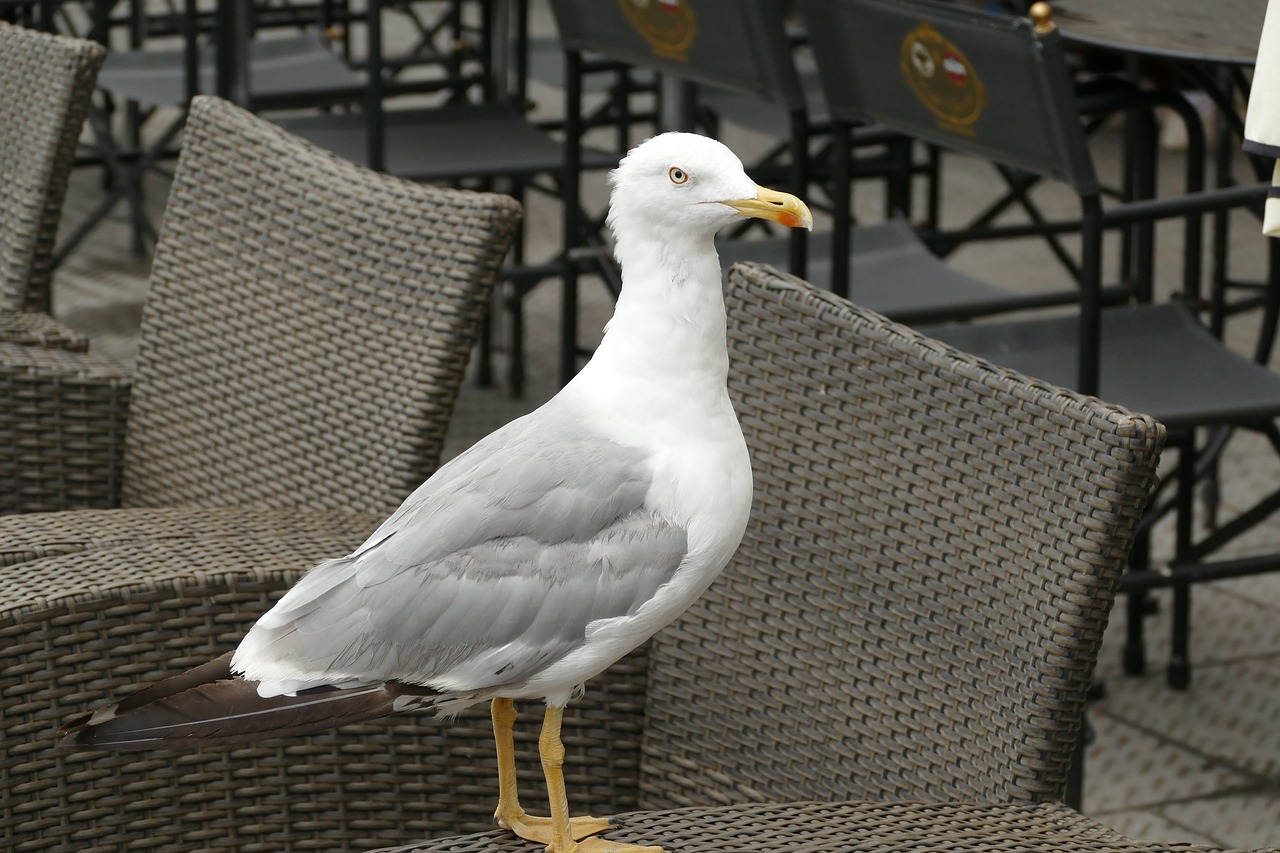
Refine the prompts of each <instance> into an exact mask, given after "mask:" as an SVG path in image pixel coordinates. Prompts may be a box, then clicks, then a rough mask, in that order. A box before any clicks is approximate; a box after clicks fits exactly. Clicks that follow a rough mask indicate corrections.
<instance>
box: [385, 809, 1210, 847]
mask: <svg viewBox="0 0 1280 853" xmlns="http://www.w3.org/2000/svg"><path fill="white" fill-rule="evenodd" d="M620 819H621V822H622V826H621V827H619V828H618V829H616V830H610V831H609V832H608V833H606V835H605V837H606V838H608V839H611V840H616V841H625V842H630V843H633V844H634V843H642V844H658V845H661V846H662V847H663V849H666V850H672V851H679V853H712V851H714V853H721V851H725V850H796V851H800V850H804V851H806V853H889V851H899V850H946V851H949V853H989V851H993V850H1018V851H1022V853H1065V851H1072V853H1127V851H1133V853H1139V851H1147V853H1174V851H1179V853H1196V851H1208V850H1209V849H1210V848H1207V847H1197V846H1195V845H1186V844H1178V845H1176V846H1167V845H1164V844H1158V843H1150V842H1138V841H1131V840H1130V839H1128V838H1125V837H1124V836H1123V835H1120V834H1118V833H1116V832H1114V831H1113V830H1111V829H1108V828H1107V827H1105V826H1103V825H1102V824H1100V823H1097V822H1096V821H1093V820H1090V819H1089V818H1086V817H1084V816H1082V815H1081V814H1079V813H1078V812H1075V811H1072V810H1071V809H1069V808H1067V807H1066V806H1063V805H1059V804H1056V803H1053V804H1051V803H1044V804H1041V805H1022V804H969V803H908V802H888V803H873V802H846V803H809V802H802V803H786V804H768V805H733V806H721V807H713V808H689V809H674V810H671V811H660V812H636V813H633V814H624V815H620ZM531 849H533V848H532V847H531V845H530V844H529V842H527V841H522V840H521V839H519V838H517V837H516V836H515V835H514V834H513V833H510V832H502V831H494V832H486V833H481V834H478V835H467V836H459V837H454V838H444V839H440V840H438V841H430V842H424V843H422V844H414V845H410V846H408V847H398V848H387V849H384V850H382V851H379V853H525V851H528V850H531Z"/></svg>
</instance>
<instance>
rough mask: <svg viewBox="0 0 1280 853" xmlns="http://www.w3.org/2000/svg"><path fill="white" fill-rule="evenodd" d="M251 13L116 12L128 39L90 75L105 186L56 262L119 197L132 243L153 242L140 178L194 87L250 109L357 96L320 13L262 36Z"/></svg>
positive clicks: (97, 31) (168, 146)
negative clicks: (95, 89) (241, 45)
mask: <svg viewBox="0 0 1280 853" xmlns="http://www.w3.org/2000/svg"><path fill="white" fill-rule="evenodd" d="M92 13H93V18H94V19H93V22H92V25H91V26H92V30H93V34H94V36H95V37H96V38H98V39H99V40H101V41H103V42H104V43H107V42H110V41H112V40H113V39H112V35H113V32H112V30H113V26H114V24H115V23H117V22H115V21H113V19H112V18H110V17H109V15H110V10H109V8H108V6H107V4H95V5H94V6H93V8H92ZM299 15H301V13H300V12H299ZM241 17H243V20H241ZM254 18H255V7H254V6H253V4H252V3H250V2H248V0H243V2H241V0H236V2H227V3H219V4H217V6H216V7H215V9H214V11H212V12H202V11H201V9H200V8H199V5H198V2H197V0H183V2H182V4H181V7H180V8H178V9H171V10H170V11H169V12H167V13H165V14H156V13H155V10H149V9H147V8H145V6H144V4H143V2H142V0H130V3H129V6H128V11H127V16H126V17H125V18H124V19H123V20H122V21H120V22H119V23H121V24H122V25H123V26H125V27H127V29H128V47H127V49H126V48H117V49H113V50H111V52H110V53H109V54H108V56H107V59H106V62H105V63H104V65H103V69H102V73H101V74H100V75H99V78H98V86H99V88H100V89H101V90H102V92H103V104H102V106H101V107H100V108H97V109H93V110H91V111H90V114H89V126H90V128H91V129H92V131H93V136H94V142H95V144H96V147H97V149H98V155H97V159H98V160H99V161H100V162H101V164H102V165H103V167H104V169H105V175H104V185H105V188H104V194H103V197H102V198H101V199H100V200H99V201H98V203H97V205H96V206H95V207H94V208H93V209H92V210H91V211H90V212H89V213H88V214H86V215H85V216H84V218H83V219H81V220H80V221H79V222H77V223H76V225H75V227H74V228H73V229H72V230H71V231H70V233H68V234H67V235H66V237H65V238H64V239H63V240H62V242H61V244H60V245H59V246H58V249H57V254H56V257H55V263H61V261H62V260H63V259H65V258H66V257H67V255H69V254H70V253H71V252H73V251H75V249H76V247H77V246H79V245H80V243H81V242H83V240H84V239H85V238H86V237H87V236H88V235H89V234H90V233H92V231H93V230H94V229H95V228H96V227H97V226H98V225H99V224H100V223H101V222H102V220H103V219H104V218H105V217H106V216H108V215H109V214H111V213H112V211H114V210H115V209H116V208H117V206H118V205H120V204H121V203H123V204H125V205H126V207H127V210H128V214H129V219H130V222H131V224H132V229H133V234H134V250H135V251H136V252H139V253H142V252H144V251H146V250H147V248H148V247H149V246H153V245H154V244H155V240H156V228H155V225H154V223H153V222H152V221H151V217H150V216H149V214H148V213H147V211H146V205H145V201H144V197H143V183H144V180H145V178H146V176H147V175H148V174H150V173H153V172H155V171H157V170H159V169H160V168H161V163H162V161H164V160H166V159H171V158H172V157H173V156H174V155H175V153H176V143H177V140H178V138H179V135H180V134H181V131H182V127H183V123H184V121H185V117H186V108H187V104H188V103H189V102H190V100H191V98H192V97H193V96H194V95H196V94H198V93H209V94H217V95H220V96H222V97H224V98H225V97H233V96H234V97H235V99H236V100H237V102H240V103H242V104H243V105H244V106H246V107H249V108H252V109H255V110H260V109H267V108H276V109H279V108H285V107H296V106H300V105H311V106H317V105H320V106H323V105H330V104H335V103H343V102H350V101H352V100H355V99H358V98H359V97H360V96H361V94H362V93H363V91H364V84H363V81H362V80H361V78H360V76H359V75H358V74H356V73H355V72H354V71H353V70H352V69H351V68H350V67H349V66H348V65H347V64H346V63H345V62H344V61H343V59H342V58H341V57H340V56H338V55H337V53H336V52H335V51H334V49H333V47H332V46H331V45H330V44H329V42H328V40H327V39H325V38H324V37H323V35H322V29H323V28H324V27H325V26H326V24H327V23H328V22H327V21H325V20H321V19H319V18H314V19H312V20H311V21H310V26H309V27H305V26H303V24H304V22H305V19H304V18H301V17H296V18H294V19H292V20H291V21H290V23H291V25H294V26H299V27H303V31H302V32H300V33H298V34H296V35H284V36H283V37H280V38H274V39H271V40H269V41H264V40H260V39H251V38H248V37H247V34H248V32H250V31H252V30H253V29H254V26H255V22H254ZM239 29H243V30H244V31H245V33H244V34H245V35H246V38H245V44H246V45H247V47H246V51H245V53H244V56H243V57H238V56H236V55H235V54H234V53H233V51H232V40H233V39H234V37H235V35H236V33H235V32H233V31H236V30H239ZM153 30H154V31H155V32H152V31H153ZM163 36H176V37H177V38H178V40H179V44H178V45H177V46H170V45H171V43H172V40H171V39H169V40H168V43H166V44H164V45H163V46H159V47H157V46H156V45H155V44H154V41H155V39H156V37H163ZM238 63H240V64H243V71H244V72H245V73H244V74H242V75H240V76H245V77H248V78H249V79H248V81H240V80H238V79H237V76H236V75H235V74H234V73H233V72H234V70H235V69H234V68H233V66H234V65H237V64H238ZM242 82H243V83H244V84H245V85H246V87H247V88H245V89H244V90H243V91H242V92H238V93H236V92H233V91H232V88H233V86H239V85H240V84H241V83H242ZM250 85H251V88H248V86H250ZM161 108H171V109H172V110H176V114H174V113H173V112H172V111H168V112H164V111H162V109H161ZM117 114H120V115H122V116H123V122H122V127H121V128H120V130H119V132H117V130H116V128H115V127H113V124H115V123H116V122H113V116H115V115H117ZM153 119H154V121H153ZM161 119H163V120H164V122H165V123H164V124H163V126H162V127H159V128H157V129H155V130H153V131H152V135H151V138H149V139H148V140H147V141H146V142H145V143H144V142H143V138H142V125H143V124H144V123H146V122H148V121H152V123H153V124H154V123H155V122H157V121H159V120H161Z"/></svg>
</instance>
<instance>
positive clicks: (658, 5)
mask: <svg viewBox="0 0 1280 853" xmlns="http://www.w3.org/2000/svg"><path fill="white" fill-rule="evenodd" d="M551 8H552V10H553V11H554V12H555V16H556V25H557V26H558V27H559V30H560V42H561V44H562V45H563V46H564V48H565V49H566V50H577V51H584V52H587V53H596V54H599V55H601V56H605V57H608V58H609V59H614V60H619V61H622V62H628V63H630V64H632V65H636V66H639V67H641V68H655V69H657V70H659V71H661V72H663V73H664V74H671V75H673V76H675V77H677V78H680V79H685V80H691V81H693V82H695V83H703V84H707V85H711V86H721V87H724V88H726V89H731V90H733V91H736V92H745V93H748V94H753V95H758V96H759V97H761V98H764V99H765V100H767V101H771V102H774V103H781V104H784V105H786V106H787V107H789V108H795V107H803V106H804V93H803V91H802V89H801V87H800V78H799V76H798V75H797V74H796V70H795V67H794V65H792V62H791V58H790V49H791V48H790V45H789V44H788V42H787V37H786V27H785V24H784V20H783V4H781V3H775V2H765V3H756V2H752V3H725V2H721V0H699V2H692V0H672V2H659V0H650V2H649V3H647V4H645V3H643V2H637V0H615V2H602V0H551ZM668 19H670V20H668ZM659 24H661V25H660V26H659Z"/></svg>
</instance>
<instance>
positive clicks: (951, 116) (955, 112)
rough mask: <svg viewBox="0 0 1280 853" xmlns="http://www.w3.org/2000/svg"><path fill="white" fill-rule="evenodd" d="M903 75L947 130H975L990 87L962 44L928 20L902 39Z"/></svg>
mask: <svg viewBox="0 0 1280 853" xmlns="http://www.w3.org/2000/svg"><path fill="white" fill-rule="evenodd" d="M901 67H902V76H903V77H904V78H905V79H906V81H907V85H908V86H910V87H911V91H912V92H914V93H915V95H916V97H917V98H919V99H920V103H922V104H924V105H925V107H926V108H927V109H928V110H929V112H931V113H933V114H934V115H935V116H936V117H937V119H938V125H939V126H940V127H942V128H943V129H944V130H949V131H953V132H955V133H966V134H967V133H972V132H973V130H972V128H973V123H974V122H975V121H977V120H978V117H979V116H980V115H982V109H983V107H985V106H986V105H987V92H986V87H984V86H983V85H982V78H981V77H979V76H978V72H977V71H976V70H975V69H974V67H973V65H972V64H971V63H970V62H969V60H968V58H966V57H965V55H964V53H962V52H961V51H960V48H958V47H956V46H955V45H953V44H952V43H951V42H950V41H948V40H947V39H946V37H945V36H943V35H942V34H940V33H939V32H938V31H937V30H935V29H934V28H933V27H931V26H930V25H929V23H928V22H927V21H926V22H924V23H922V24H920V26H919V27H917V28H916V29H914V30H912V31H911V32H909V33H907V37H906V38H904V39H903V40H902V62H901Z"/></svg>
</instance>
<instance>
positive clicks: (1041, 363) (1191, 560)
mask: <svg viewBox="0 0 1280 853" xmlns="http://www.w3.org/2000/svg"><path fill="white" fill-rule="evenodd" d="M1037 6H1038V7H1041V8H1039V9H1037V10H1036V14H1037V15H1038V19H1037V21H1036V22H1034V23H1033V22H1032V21H1031V20H1029V19H1025V18H1013V17H1009V16H1005V15H998V14H988V13H982V12H975V11H972V10H969V9H963V8H957V7H955V6H951V5H947V4H944V3H938V2H930V0H805V2H804V4H803V9H804V12H805V16H806V19H807V21H808V25H809V31H810V33H811V34H812V35H813V49H814V52H815V55H816V57H817V60H818V65H819V69H820V70H821V72H822V78H823V83H824V86H825V87H826V91H827V98H828V101H829V102H830V105H831V109H832V112H833V115H835V116H837V117H839V118H840V119H842V120H844V121H855V120H861V121H866V120H871V121H874V122H876V123H878V124H882V125H884V126H886V127H889V128H892V129H895V130H898V131H900V132H902V133H906V134H910V135H912V136H915V137H917V138H920V139H923V140H926V141H928V142H931V143H934V144H937V145H940V146H943V147H945V148H948V149H952V150H956V151H960V152H964V153H968V154H971V155H974V156H977V157H980V158H984V159H987V160H990V161H992V162H994V163H996V164H999V165H1002V166H1005V167H1013V168H1017V169H1020V170H1023V171H1026V172H1031V173H1034V174H1037V175H1041V176H1044V177H1047V178H1051V179H1054V180H1057V181H1060V182H1063V183H1065V184H1066V185H1067V186H1069V187H1070V188H1071V189H1072V190H1074V191H1075V192H1076V194H1077V195H1078V196H1079V198H1080V205H1081V218H1080V220H1076V221H1072V222H1068V223H1056V224H1054V223H1050V224H1049V227H1050V228H1054V227H1057V228H1059V229H1061V230H1078V231H1079V232H1080V234H1081V238H1082V247H1081V254H1080V260H1079V266H1078V270H1079V276H1080V285H1081V305H1080V310H1079V312H1078V313H1071V314H1068V315H1057V316H1052V317H1045V318H1039V317H1034V318H1028V319H1017V320H1005V321H999V322H996V321H992V322H984V323H976V324H972V325H968V326H955V327H937V328H932V329H929V330H928V331H929V332H930V333H931V334H935V335H936V336H938V337H939V338H941V339H943V340H946V341H948V342H950V343H952V344H954V345H956V346H958V347H960V348H961V349H965V350H968V351H970V352H973V353H976V354H978V355H981V356H983V357H986V358H989V359H991V360H992V361H994V362H996V363H999V364H1002V365H1006V366H1009V367H1012V368H1014V369H1016V370H1019V371H1022V372H1025V373H1027V374H1029V375H1032V376H1036V377H1039V378H1041V379H1044V380H1046V381H1049V382H1055V383H1060V384H1064V385H1073V386H1074V387H1076V388H1078V389H1080V390H1082V391H1084V392H1086V393H1091V394H1092V393H1096V394H1098V395H1099V396H1101V397H1102V398H1104V399H1106V400H1110V401H1114V402H1116V403H1118V404H1121V405H1124V406H1126V407H1128V408H1130V409H1132V410H1134V411H1141V412H1144V413H1146V414H1149V415H1151V416H1153V417H1155V418H1156V419H1157V420H1159V421H1160V422H1161V423H1163V424H1164V425H1165V426H1166V427H1167V428H1168V429H1169V430H1170V431H1171V439H1170V443H1171V445H1174V446H1176V447H1177V448H1178V450H1179V466H1178V471H1179V473H1178V479H1177V488H1178V493H1177V495H1176V496H1175V499H1174V501H1173V502H1172V504H1170V506H1172V507H1174V508H1176V511H1177V524H1176V535H1175V539H1176V541H1175V547H1174V554H1173V556H1172V558H1171V562H1172V564H1173V566H1172V571H1170V572H1168V573H1166V572H1163V571H1145V570H1144V571H1138V572H1132V573H1131V574H1130V575H1129V577H1128V578H1127V581H1126V586H1127V588H1128V589H1129V590H1131V591H1133V594H1131V595H1130V596H1129V623H1128V624H1129V628H1128V630H1129V637H1128V643H1127V646H1126V649H1125V660H1126V668H1127V669H1128V670H1129V671H1130V672H1137V671H1141V669H1142V668H1143V665H1144V652H1143V647H1142V611H1143V607H1144V601H1143V598H1144V595H1143V592H1144V591H1145V590H1147V589H1150V588H1154V587H1158V586H1172V587H1173V591H1174V618H1173V622H1174V626H1173V637H1172V655H1171V660H1170V663H1169V682H1170V684H1171V685H1173V686H1176V687H1185V686H1186V685H1187V684H1188V683H1189V679H1190V652H1189V622H1190V584H1191V583H1192V582H1193V581H1197V580H1203V579H1212V578H1215V577H1231V576H1237V575H1240V574H1248V573H1253V572H1258V571H1266V570H1270V569H1272V568H1275V567H1277V565H1278V563H1277V559H1276V558H1275V557H1274V556H1265V557H1262V558H1259V559H1257V560H1234V561H1220V562H1216V563H1213V564H1207V565H1189V564H1200V563H1202V562H1203V561H1204V559H1205V558H1206V557H1208V556H1210V555H1211V554H1212V552H1213V551H1215V550H1216V549H1218V548H1219V547H1221V545H1222V544H1224V542H1225V541H1227V540H1229V539H1230V538H1232V537H1233V536H1234V535H1236V534H1238V533H1239V532H1241V531H1242V530H1243V529H1247V528H1248V527H1250V526H1252V525H1254V524H1256V523H1258V522H1259V521H1260V520H1261V519H1262V518H1265V517H1266V515H1267V514H1268V513H1269V512H1270V511H1271V510H1273V509H1274V508H1276V507H1277V506H1280V494H1277V495H1272V496H1269V497H1267V498H1265V499H1264V500H1263V501H1262V502H1261V503H1260V504H1259V505H1258V506H1257V507H1254V508H1251V509H1249V510H1248V511H1246V512H1245V513H1243V514H1242V515H1241V516H1240V517H1239V518H1238V519H1236V520H1233V521H1231V522H1229V523H1227V524H1225V525H1223V527H1222V528H1221V529H1220V530H1219V531H1217V532H1215V533H1212V534H1210V535H1208V536H1206V537H1204V538H1202V539H1200V540H1198V541H1193V518H1192V515H1193V509H1194V500H1193V489H1194V485H1195V480H1196V477H1197V463H1196V459H1197V453H1198V446H1197V444H1196V441H1195V438H1196V429H1197V428H1198V427H1214V428H1217V427H1227V426H1230V427H1241V428H1246V429H1256V430H1259V431H1261V432H1262V433H1264V434H1265V435H1266V436H1267V437H1268V438H1269V439H1270V441H1271V443H1272V445H1273V446H1275V447H1276V449H1277V451H1280V432H1278V431H1277V430H1276V427H1275V425H1274V423H1273V421H1274V419H1275V418H1276V417H1277V416H1280V376H1276V375H1275V374H1273V373H1271V372H1270V371H1268V370H1266V369H1265V368H1264V367H1261V366H1259V365H1258V364H1255V363H1253V362H1252V361H1250V360H1249V359H1247V358H1244V357H1242V356H1240V355H1238V354H1236V353H1235V352H1233V351H1231V350H1229V349H1228V348H1227V347H1225V346H1224V345H1223V344H1222V343H1221V342H1220V341H1219V340H1217V339H1216V338H1214V337H1213V335H1212V334H1211V333H1210V332H1209V330H1208V329H1207V328H1205V327H1204V326H1203V325H1201V323H1200V322H1199V321H1198V320H1197V318H1196V317H1195V316H1194V314H1193V310H1194V309H1195V308H1196V307H1197V306H1200V305H1202V304H1204V303H1203V301H1202V300H1201V294H1200V284H1199V275H1200V243H1201V239H1202V235H1201V214H1202V213H1203V212H1204V211H1206V210H1214V209H1225V208H1228V207H1232V206H1240V205H1243V204H1247V203H1254V202H1257V201H1258V200H1260V199H1261V197H1262V195H1263V194H1264V193H1265V188H1264V187H1261V186H1245V187H1233V188H1229V189H1224V190H1202V184H1201V182H1200V177H1199V176H1198V175H1197V174H1196V173H1195V172H1194V171H1189V172H1188V186H1187V193H1186V194H1185V195H1181V196H1176V197H1170V198H1164V199H1150V200H1145V201H1135V202H1130V203H1125V204H1120V205H1108V206H1106V207H1105V209H1104V205H1103V199H1102V193H1101V190H1100V186H1099V182H1098V179H1097V176H1096V173H1095V171H1094V167H1093V160H1092V156H1091V152H1090V150H1089V145H1088V140H1087V139H1086V136H1085V132H1084V127H1083V125H1082V123H1081V120H1080V118H1079V109H1078V105H1077V103H1076V100H1075V96H1074V94H1073V91H1072V86H1071V80H1070V76H1069V73H1068V68H1067V64H1066V57H1065V55H1064V50H1063V44H1062V38H1061V36H1060V34H1059V33H1058V32H1057V31H1056V28H1055V27H1054V25H1053V23H1052V21H1051V20H1050V19H1049V17H1048V11H1047V8H1046V4H1037ZM1190 129H1191V130H1192V131H1193V132H1194V133H1198V132H1199V127H1198V126H1196V125H1192V126H1190ZM1194 133H1193V135H1194ZM1167 218H1184V219H1185V231H1184V235H1183V239H1184V269H1183V288H1182V299H1181V300H1180V301H1175V302H1172V303H1170V304H1158V305H1157V304H1131V305H1125V306H1117V307H1112V308H1105V309H1104V307H1103V304H1102V303H1103V296H1102V283H1101V276H1102V273H1101V269H1102V258H1101V254H1102V253H1101V249H1102V233H1103V230H1104V229H1105V228H1108V227H1114V226H1116V225H1122V224H1129V223H1133V222H1139V221H1146V222H1153V221H1155V220H1159V219H1167ZM1274 275H1275V270H1273V271H1272V277H1273V286H1272V288H1271V289H1270V292H1269V294H1268V300H1269V302H1270V304H1271V305H1272V306H1273V307H1272V308H1271V309H1270V310H1271V311H1273V312H1274V310H1275V308H1274V305H1275V304H1276V300H1277V299H1278V298H1280V295H1277V293H1276V289H1277V288H1276V286H1275V285H1274ZM1140 290H1141V289H1140ZM1136 295H1137V296H1139V297H1145V298H1147V299H1149V298H1150V293H1149V292H1146V293H1143V292H1139V293H1137V294H1136ZM1159 515H1160V508H1157V509H1155V510H1153V512H1152V513H1151V515H1150V516H1149V517H1148V520H1147V522H1146V524H1147V525H1149V524H1150V523H1152V522H1153V521H1154V520H1155V519H1156V518H1157V517H1159ZM1144 550H1145V549H1144ZM1142 559H1143V558H1142V557H1139V558H1138V560H1139V563H1141V561H1142ZM1138 568H1143V569H1145V568H1146V567H1145V566H1142V565H1139V566H1138Z"/></svg>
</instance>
